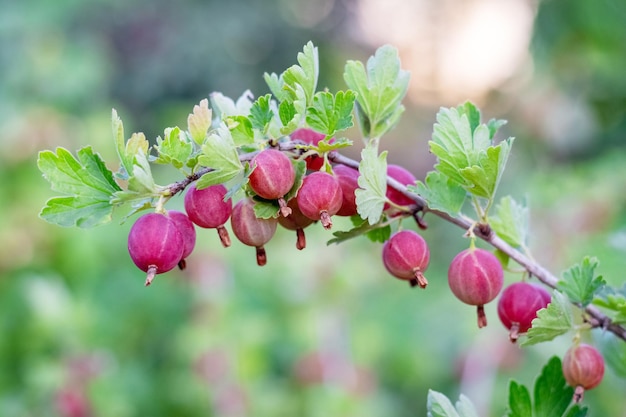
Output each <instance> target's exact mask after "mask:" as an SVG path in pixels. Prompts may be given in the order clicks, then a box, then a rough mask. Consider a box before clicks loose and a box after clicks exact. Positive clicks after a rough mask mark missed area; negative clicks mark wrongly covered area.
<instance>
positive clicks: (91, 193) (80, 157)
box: [37, 146, 121, 227]
mask: <svg viewBox="0 0 626 417" xmlns="http://www.w3.org/2000/svg"><path fill="white" fill-rule="evenodd" d="M76 156H77V157H76V158H75V157H74V156H73V155H72V154H71V153H70V152H69V151H68V150H66V149H64V148H57V149H56V153H55V152H52V151H42V152H40V153H39V157H38V159H37V166H38V168H39V170H40V171H41V172H42V174H43V176H44V178H45V179H46V180H47V181H48V182H50V186H51V188H52V190H53V191H56V192H60V193H64V194H70V195H69V196H67V197H53V198H51V199H50V200H48V201H47V203H46V206H45V207H44V208H43V209H42V211H41V213H40V216H41V218H42V219H44V220H46V221H48V222H50V223H54V224H58V225H60V226H66V227H67V226H79V227H93V226H97V225H100V224H104V223H107V222H109V221H110V220H111V213H112V211H113V206H112V204H111V203H110V200H111V196H112V195H114V194H115V193H116V192H117V191H120V190H121V188H120V187H119V185H118V184H117V183H116V182H115V180H114V179H113V173H112V172H111V171H110V170H109V169H108V168H107V167H106V166H105V164H104V161H103V160H102V159H101V158H100V155H98V154H97V153H94V152H93V150H92V149H91V147H89V146H87V147H84V148H82V149H80V150H79V151H78V152H77V153H76Z"/></svg>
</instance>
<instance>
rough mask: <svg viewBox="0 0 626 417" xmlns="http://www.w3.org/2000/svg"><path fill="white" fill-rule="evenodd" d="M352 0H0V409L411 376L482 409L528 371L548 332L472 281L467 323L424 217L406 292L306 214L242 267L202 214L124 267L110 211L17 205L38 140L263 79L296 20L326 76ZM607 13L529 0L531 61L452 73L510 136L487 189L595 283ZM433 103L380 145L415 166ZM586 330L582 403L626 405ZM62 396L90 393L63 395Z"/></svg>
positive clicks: (154, 406) (404, 397) (621, 173)
mask: <svg viewBox="0 0 626 417" xmlns="http://www.w3.org/2000/svg"><path fill="white" fill-rule="evenodd" d="M362 3H365V2H357V1H344V2H340V1H330V0H329V1H325V2H321V6H319V7H317V8H315V10H313V9H312V8H310V7H309V6H308V2H306V1H295V2H287V1H280V0H264V1H261V2H246V1H243V0H240V1H229V2H226V3H225V2H212V1H209V2H193V1H186V2H183V3H181V2H178V3H172V2H166V1H150V2H148V1H132V2H123V1H116V0H100V1H92V2H78V1H70V0H66V1H60V2H54V3H51V2H47V1H37V0H30V1H24V2H13V1H9V0H3V1H0V73H1V74H2V77H0V126H2V130H1V132H2V133H1V136H0V147H1V152H0V175H1V179H2V181H0V190H1V192H2V195H3V196H5V198H3V199H2V200H1V201H0V214H1V216H0V241H1V242H2V248H3V250H2V251H0V334H1V335H2V337H0V415H7V416H39V415H53V416H75V415H95V416H138V415H151V416H170V415H177V416H198V415H215V416H238V415H255V416H277V415H308V416H316V415H331V414H335V415H345V416H350V415H354V416H380V415H393V416H413V415H424V414H425V403H426V394H427V392H428V389H429V388H432V389H434V390H437V391H440V392H444V393H446V394H447V395H448V396H450V397H451V398H457V397H458V394H459V393H460V392H463V393H464V394H466V395H467V396H468V397H469V398H471V399H472V401H473V402H474V403H475V404H476V405H477V407H478V408H479V409H480V410H481V411H482V413H481V415H487V414H490V415H494V416H499V415H502V414H503V412H504V408H505V400H506V395H505V389H506V385H507V384H506V382H507V381H508V380H509V378H511V377H515V378H516V379H518V380H521V381H522V382H525V383H528V384H530V383H531V382H532V380H533V379H534V377H535V376H536V375H537V374H538V373H539V371H540V369H541V367H542V365H543V364H544V363H545V362H546V359H547V358H548V357H550V356H551V355H553V354H557V355H562V354H563V353H564V350H565V348H566V346H567V344H568V339H567V337H565V338H563V339H562V340H557V341H554V342H551V343H549V344H543V345H539V346H532V347H528V348H524V349H523V350H520V349H519V348H518V347H516V346H511V345H510V343H509V342H508V338H507V333H506V331H505V330H504V328H502V327H501V326H500V323H498V320H497V317H496V315H495V309H494V306H493V305H492V306H490V307H488V309H487V314H488V317H489V318H490V325H489V326H488V327H487V328H486V329H482V330H480V331H478V330H477V329H476V328H475V321H474V317H473V309H471V308H470V307H468V306H464V305H461V304H460V303H458V302H457V301H456V300H455V299H454V298H453V297H452V295H451V294H450V293H449V290H448V288H447V283H446V282H445V276H446V270H447V265H448V264H449V262H450V260H451V259H452V257H453V256H454V254H455V253H456V252H458V251H460V250H462V249H464V248H465V247H466V245H467V242H466V241H465V240H464V239H463V238H462V237H461V234H462V232H461V231H460V230H459V229H456V228H454V227H453V226H450V225H448V224H444V223H442V222H440V221H437V220H436V219H428V218H427V220H429V226H430V227H429V229H428V230H427V231H426V232H424V236H425V238H426V239H427V241H428V242H429V244H430V246H431V253H432V254H433V256H432V264H431V266H430V268H429V271H428V272H429V274H428V278H429V281H430V285H429V287H428V290H427V291H425V292H421V291H410V290H408V288H407V287H406V285H404V284H405V283H402V282H400V281H397V280H394V279H393V278H391V277H390V276H389V275H388V274H387V273H386V272H385V271H384V268H383V267H382V265H381V263H380V262H379V261H378V259H379V257H380V245H378V244H374V243H371V242H367V241H365V240H355V241H350V242H347V243H345V244H342V245H339V246H330V247H327V246H326V244H325V242H326V241H327V240H328V239H329V238H330V234H329V233H326V232H325V231H323V230H321V229H318V228H313V229H310V231H309V229H307V233H308V241H309V247H308V248H307V249H306V250H304V251H302V252H299V251H296V250H295V248H294V247H293V246H294V241H295V237H294V236H293V235H292V234H291V233H288V232H287V231H285V230H281V231H280V233H279V234H278V235H277V238H275V239H274V240H272V242H271V243H270V244H268V246H267V249H268V258H269V260H268V265H267V266H266V267H263V268H258V267H257V266H256V264H255V262H254V253H253V251H252V249H250V248H248V247H243V246H242V245H237V244H236V245H234V247H232V248H229V249H228V250H224V249H223V248H221V245H220V244H219V241H218V240H217V236H215V235H213V234H211V233H208V232H207V231H200V234H199V236H200V238H199V240H200V242H199V246H200V247H199V249H200V250H198V249H197V250H196V251H195V252H194V254H193V255H192V256H191V257H190V258H189V260H188V264H189V271H188V272H186V273H171V274H168V275H167V276H164V277H162V278H159V279H158V281H157V282H156V283H155V284H156V285H153V286H152V287H150V288H149V289H146V288H144V287H143V285H142V283H143V278H144V277H143V274H142V273H140V272H139V271H137V270H136V269H135V268H134V266H133V265H132V262H131V261H130V259H129V257H128V254H127V252H126V235H127V232H128V229H129V227H130V225H129V224H128V223H125V224H123V225H122V226H120V227H117V226H116V225H115V224H111V225H107V226H104V227H101V228H98V229H91V230H77V229H63V228H59V227H55V226H52V225H49V224H47V223H45V222H43V221H41V220H40V219H38V218H37V212H38V211H39V209H40V208H41V206H42V204H43V202H44V201H45V200H46V199H47V198H48V197H50V196H51V193H50V190H49V187H48V184H47V183H46V182H45V181H44V180H43V179H42V178H41V176H40V173H39V172H38V170H37V169H36V166H35V159H36V153H37V151H39V150H41V149H53V148H54V147H56V146H64V147H67V148H69V149H77V148H79V147H81V146H84V145H86V144H92V145H93V147H94V149H95V150H96V151H98V152H100V153H101V154H102V156H103V158H104V159H105V160H114V152H115V150H114V147H113V146H112V139H111V131H110V109H111V107H115V108H116V109H117V110H118V112H119V113H120V115H121V116H122V117H123V119H124V121H125V124H126V130H127V131H128V132H131V131H135V130H137V131H143V132H145V133H146V136H147V137H148V138H149V139H150V140H154V138H155V137H156V136H157V135H158V134H161V131H162V129H163V127H164V126H169V125H175V124H179V125H184V124H185V122H184V121H185V120H186V115H187V114H188V113H189V111H190V110H191V107H192V105H193V104H194V103H197V102H198V101H199V100H200V99H202V98H204V97H206V96H207V95H208V94H209V93H210V92H212V91H214V90H218V91H221V92H223V93H224V94H226V95H229V96H234V97H237V96H239V95H240V94H241V93H242V92H243V90H245V89H246V88H250V89H251V90H252V92H253V93H254V94H255V96H259V95H262V94H265V93H266V92H268V90H267V87H266V85H265V84H264V81H263V78H262V74H263V73H264V72H268V73H271V72H280V71H282V70H283V69H284V68H286V67H287V66H288V65H291V64H292V63H293V58H294V57H295V55H296V53H297V52H298V51H300V50H301V48H302V45H304V44H305V43H306V42H307V41H308V40H309V39H311V40H313V41H314V42H315V44H316V45H317V46H319V49H320V64H321V75H322V78H321V79H320V85H328V86H329V87H332V88H335V87H337V86H340V88H343V84H342V80H341V74H342V70H343V65H344V63H345V60H346V59H353V58H358V59H361V58H362V57H363V56H366V55H368V54H370V53H372V51H373V50H374V49H375V48H376V47H377V46H379V45H372V44H367V43H365V42H364V41H363V40H362V36H361V35H360V32H359V30H363V29H359V27H358V24H357V23H355V22H356V21H357V20H358V16H359V14H358V8H359V7H360V6H362ZM423 3H424V4H425V5H427V6H428V7H435V6H433V5H430V3H429V2H426V1H425V2H423ZM448 3H450V4H454V3H455V2H448ZM625 17H626V8H625V7H624V6H623V5H622V3H621V2H619V1H617V0H615V1H609V0H603V1H600V2H587V1H585V0H575V1H569V2H566V1H564V0H545V1H543V2H541V3H540V4H539V7H538V10H537V14H536V17H535V21H534V22H535V24H534V32H533V42H532V45H531V51H532V56H533V61H532V62H533V65H534V70H533V71H528V70H527V69H524V68H522V69H520V70H519V71H518V72H517V73H516V74H515V75H513V76H511V79H510V80H508V81H506V82H504V83H502V85H500V86H498V87H497V88H493V89H491V90H489V91H486V92H484V94H483V95H481V96H479V97H465V98H467V99H474V100H477V101H479V102H481V107H482V108H483V111H484V114H485V116H487V117H497V118H504V119H508V120H509V124H508V125H507V129H508V131H507V132H506V133H507V134H510V135H512V136H515V137H517V140H516V148H515V150H514V152H513V157H512V158H511V160H510V162H509V166H510V168H509V170H508V171H507V173H506V174H505V177H504V178H503V183H502V185H501V192H502V194H505V193H511V194H513V195H514V196H515V197H516V198H517V197H524V196H526V197H527V198H528V200H529V203H530V207H531V231H532V233H533V234H532V237H531V249H532V250H533V253H535V254H536V256H537V258H538V261H540V262H541V263H543V264H545V265H546V266H548V267H550V268H551V269H552V270H553V271H555V272H556V273H560V272H561V271H562V270H564V269H566V268H567V267H568V266H569V265H571V264H572V263H574V262H578V261H579V260H580V259H581V258H582V256H584V255H594V256H596V257H598V259H599V260H600V267H599V273H601V274H602V275H603V276H604V278H605V279H606V280H607V282H609V283H610V284H612V285H615V286H620V285H621V283H622V282H623V281H624V276H623V270H624V251H626V210H625V207H626V197H625V194H624V192H623V190H624V189H625V188H626V172H625V171H626V167H625V165H624V163H623V161H624V157H625V156H626V153H625V151H626V150H625V149H624V137H625V134H626V121H625V119H624V109H625V103H626V84H625V81H624V77H623V68H624V59H625V57H626V50H625V49H626V42H624V39H626V33H625V30H626V29H624V25H623V24H622V23H623V21H624V18H625ZM450 30H452V29H450ZM385 42H392V40H387V39H380V43H385ZM401 52H402V51H401ZM519 73H522V74H523V75H522V76H520V75H519ZM520 78H521V81H520ZM449 104H451V105H456V104H458V103H456V102H455V103H446V102H445V100H444V99H441V97H440V100H432V101H430V102H426V101H409V102H407V111H406V113H405V115H404V117H403V122H402V123H401V124H400V125H399V127H398V129H396V130H394V131H393V132H391V133H390V137H389V139H388V140H387V141H386V142H385V146H387V147H388V148H389V160H390V162H397V163H401V164H404V165H406V166H407V167H408V168H410V169H411V170H412V171H413V172H414V173H415V174H416V176H417V177H418V178H423V173H424V172H425V170H426V169H428V168H430V167H431V166H432V162H433V159H432V156H430V155H427V146H426V141H427V140H428V138H429V137H430V134H431V133H432V123H433V122H434V116H435V114H436V112H437V109H438V107H439V106H440V105H449ZM356 133H357V132H356V131H355V132H353V134H355V135H356ZM112 168H114V167H112ZM156 174H157V175H158V176H159V178H160V179H162V180H161V181H160V182H161V183H167V182H169V181H171V179H172V175H175V174H174V173H172V172H170V171H167V170H163V171H160V172H157V173H156ZM173 203H174V205H176V204H179V205H182V202H181V201H173ZM116 223H117V222H116ZM338 227H341V225H340V224H338ZM320 260H324V261H323V262H320ZM506 279H507V282H513V281H514V280H517V279H518V276H517V275H515V274H509V275H507V277H506ZM442 329H445V331H443V330H442ZM434 335H436V337H435V336H434ZM594 337H595V338H596V339H597V341H601V342H602V346H604V348H605V350H604V353H605V355H607V360H608V361H609V362H610V363H611V364H612V366H611V367H610V368H609V369H610V370H609V371H608V372H607V375H606V379H605V381H604V382H603V384H602V385H601V386H600V387H598V388H597V389H595V390H593V391H590V392H589V393H587V394H586V396H585V403H586V404H588V405H589V406H590V409H591V410H592V412H593V413H594V415H596V414H597V415H610V416H618V415H624V414H626V408H624V407H625V406H624V404H623V403H622V402H621V401H619V400H620V399H621V393H623V392H624V388H626V383H625V382H624V379H623V377H624V376H626V371H625V369H624V368H625V367H626V365H624V364H625V363H626V359H625V358H626V351H625V350H624V347H623V342H619V341H617V342H616V341H614V340H612V338H611V337H610V336H607V335H602V334H601V333H596V334H594ZM620 376H621V377H622V378H620ZM80 403H85V404H88V407H89V408H90V410H91V411H90V412H89V413H84V414H76V413H75V414H71V413H70V412H68V410H64V409H63V407H66V406H67V404H80ZM487 410H488V411H487ZM74 412H76V410H74Z"/></svg>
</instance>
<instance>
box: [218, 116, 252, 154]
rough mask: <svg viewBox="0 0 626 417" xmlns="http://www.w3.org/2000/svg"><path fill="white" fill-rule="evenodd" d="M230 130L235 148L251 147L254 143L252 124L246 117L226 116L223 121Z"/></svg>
mask: <svg viewBox="0 0 626 417" xmlns="http://www.w3.org/2000/svg"><path fill="white" fill-rule="evenodd" d="M225 122H226V125H227V126H228V129H229V130H230V134H231V136H232V138H233V143H234V144H235V147H240V146H245V145H251V144H253V143H254V131H253V130H252V122H251V121H250V119H248V118H247V117H246V116H228V117H227V118H226V119H225Z"/></svg>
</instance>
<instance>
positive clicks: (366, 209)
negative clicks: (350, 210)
mask: <svg viewBox="0 0 626 417" xmlns="http://www.w3.org/2000/svg"><path fill="white" fill-rule="evenodd" d="M377 152H378V147H377V146H375V142H370V143H368V145H367V146H366V147H365V148H363V150H362V151H361V163H360V164H359V179H358V184H359V188H357V189H356V190H355V191H354V195H355V196H356V205H357V212H358V213H359V215H360V216H361V218H363V219H366V220H367V221H368V222H369V224H376V223H378V221H379V220H380V217H381V216H382V214H383V208H384V206H385V194H386V192H387V151H384V152H382V153H381V154H380V155H378V154H377Z"/></svg>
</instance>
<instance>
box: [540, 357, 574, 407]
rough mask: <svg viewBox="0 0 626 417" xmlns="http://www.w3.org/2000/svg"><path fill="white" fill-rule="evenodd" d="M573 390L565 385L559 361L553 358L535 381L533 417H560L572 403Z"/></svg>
mask: <svg viewBox="0 0 626 417" xmlns="http://www.w3.org/2000/svg"><path fill="white" fill-rule="evenodd" d="M573 395H574V388H572V387H570V386H568V385H567V383H566V382H565V377H564V376H563V370H562V368H561V360H560V359H559V358H558V357H557V356H554V357H552V359H550V360H549V361H548V363H547V364H546V366H544V368H543V370H542V371H541V375H539V377H538V378H537V381H535V388H534V393H533V396H534V405H533V411H534V413H533V417H555V416H562V415H563V413H565V411H566V410H567V408H568V406H569V405H570V403H571V402H572V396H573Z"/></svg>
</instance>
